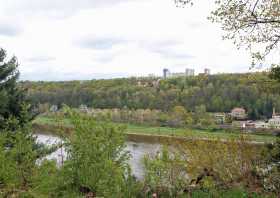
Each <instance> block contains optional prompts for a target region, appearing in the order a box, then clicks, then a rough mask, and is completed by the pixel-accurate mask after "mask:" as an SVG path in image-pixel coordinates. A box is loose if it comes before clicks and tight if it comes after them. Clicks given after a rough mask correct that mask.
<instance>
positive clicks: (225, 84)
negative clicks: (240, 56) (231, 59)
mask: <svg viewBox="0 0 280 198" xmlns="http://www.w3.org/2000/svg"><path fill="white" fill-rule="evenodd" d="M21 85H22V86H23V87H24V88H26V89H27V90H28V98H29V100H30V101H31V103H32V104H35V105H38V104H45V103H48V104H50V105H58V106H61V105H62V104H66V105H69V106H71V107H79V106H80V105H81V104H84V105H87V106H88V107H93V108H101V109H102V108H107V109H108V108H119V109H122V108H128V109H158V110H162V111H170V110H172V109H173V108H174V107H175V106H183V107H184V108H185V109H186V110H187V111H189V112H193V111H195V108H196V107H197V106H201V105H205V106H206V110H207V111H208V112H230V110H231V109H232V108H234V107H244V108H245V109H246V110H247V112H248V115H249V118H250V119H260V118H268V117H270V116H271V114H272V109H273V107H275V108H276V110H278V111H280V94H279V90H280V89H279V85H277V83H274V81H271V80H270V78H269V77H268V74H267V73H264V72H259V73H248V74H217V75H209V76H205V75H199V76H194V77H181V78H170V79H160V78H122V79H110V80H91V81H67V82H29V81H25V82H22V83H21Z"/></svg>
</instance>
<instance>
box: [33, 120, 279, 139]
mask: <svg viewBox="0 0 280 198" xmlns="http://www.w3.org/2000/svg"><path fill="white" fill-rule="evenodd" d="M110 123H111V124H112V125H115V126H122V127H123V128H124V129H125V130H124V132H125V133H126V134H127V135H130V134H136V135H147V136H155V137H156V136H167V137H171V138H172V137H179V138H180V137H181V138H191V139H216V138H219V139H223V140H229V139H238V138H240V136H241V135H243V136H246V137H247V138H248V140H250V141H254V142H259V143H271V142H275V141H276V140H277V137H276V136H272V135H256V134H248V133H242V132H240V131H234V130H228V131H227V130H211V129H204V130H203V129H192V128H171V127H153V126H145V125H135V124H124V123H113V122H110ZM33 125H34V128H35V130H36V129H37V130H40V129H41V130H44V131H48V132H49V133H53V134H56V135H59V134H60V133H61V132H62V133H66V134H67V133H68V132H69V130H67V129H69V128H70V129H71V127H73V126H71V123H70V120H69V119H68V118H67V117H63V118H62V117H61V116H59V117H56V116H38V117H37V118H36V119H35V120H34V121H33ZM57 128H64V130H62V131H61V130H59V131H57ZM147 138H148V137H147Z"/></svg>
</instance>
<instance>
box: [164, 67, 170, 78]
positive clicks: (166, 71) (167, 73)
mask: <svg viewBox="0 0 280 198" xmlns="http://www.w3.org/2000/svg"><path fill="white" fill-rule="evenodd" d="M168 77H170V71H169V69H166V68H165V69H163V78H168Z"/></svg>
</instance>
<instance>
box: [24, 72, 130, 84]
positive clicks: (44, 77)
mask: <svg viewBox="0 0 280 198" xmlns="http://www.w3.org/2000/svg"><path fill="white" fill-rule="evenodd" d="M128 76H129V75H128V74H126V73H106V74H105V73H89V74H87V75H85V74H80V73H74V72H68V73H64V72H62V71H61V72H58V71H53V70H47V71H39V70H37V71H32V72H21V76H20V80H22V81H25V80H29V81H70V80H92V79H111V78H121V77H128Z"/></svg>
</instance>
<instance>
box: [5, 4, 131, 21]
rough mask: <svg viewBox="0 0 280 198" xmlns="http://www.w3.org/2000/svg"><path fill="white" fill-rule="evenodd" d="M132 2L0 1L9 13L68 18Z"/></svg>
mask: <svg viewBox="0 0 280 198" xmlns="http://www.w3.org/2000/svg"><path fill="white" fill-rule="evenodd" d="M128 1H131V0H9V1H7V0H0V4H4V6H5V10H6V12H7V13H9V12H11V11H14V10H17V11H19V13H24V14H41V15H47V16H54V17H68V16H72V15H74V14H75V13H76V12H78V11H80V10H84V9H93V8H98V7H106V6H113V5H116V4H118V3H121V2H128Z"/></svg>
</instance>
